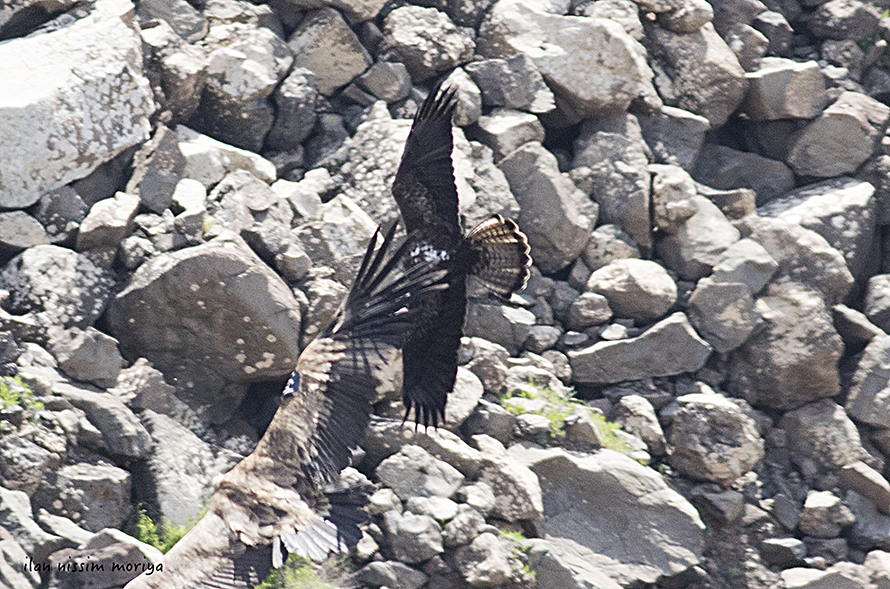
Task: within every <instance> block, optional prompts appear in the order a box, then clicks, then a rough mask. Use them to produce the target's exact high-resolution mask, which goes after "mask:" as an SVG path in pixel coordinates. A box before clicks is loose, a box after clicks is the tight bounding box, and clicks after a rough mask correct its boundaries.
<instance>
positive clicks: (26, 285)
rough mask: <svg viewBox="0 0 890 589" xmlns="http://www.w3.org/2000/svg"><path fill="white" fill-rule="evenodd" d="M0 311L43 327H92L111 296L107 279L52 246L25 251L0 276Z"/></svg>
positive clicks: (83, 261) (85, 262) (73, 254)
mask: <svg viewBox="0 0 890 589" xmlns="http://www.w3.org/2000/svg"><path fill="white" fill-rule="evenodd" d="M0 288H3V289H6V290H8V291H9V295H10V296H9V298H8V299H7V300H6V301H5V302H4V303H3V308H4V309H5V310H7V311H9V312H10V313H14V314H16V315H24V314H28V315H30V316H32V317H33V318H34V319H35V320H36V321H37V323H38V324H40V325H43V326H44V327H49V326H58V327H63V328H69V327H80V328H84V327H87V326H89V325H92V324H93V322H95V321H96V319H98V318H99V315H101V314H102V311H104V310H105V304H106V302H107V301H108V298H109V297H110V295H111V280H110V279H109V277H108V276H107V274H106V273H105V272H103V271H102V270H101V269H100V268H97V267H96V266H95V265H94V264H93V263H92V262H91V261H90V260H89V258H87V257H86V256H84V255H82V254H79V253H77V252H75V251H72V250H70V249H67V248H62V247H58V246H55V245H38V246H35V247H31V248H28V249H27V250H25V251H24V252H22V253H21V254H19V255H18V256H16V257H15V258H13V259H12V260H11V261H10V262H9V263H8V264H7V265H6V267H5V268H4V269H3V271H2V272H0Z"/></svg>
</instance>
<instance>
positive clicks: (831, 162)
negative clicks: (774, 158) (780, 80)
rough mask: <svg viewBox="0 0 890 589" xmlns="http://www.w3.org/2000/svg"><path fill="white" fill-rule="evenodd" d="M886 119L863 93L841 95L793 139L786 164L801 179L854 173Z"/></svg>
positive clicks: (886, 111)
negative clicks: (803, 177) (802, 177)
mask: <svg viewBox="0 0 890 589" xmlns="http://www.w3.org/2000/svg"><path fill="white" fill-rule="evenodd" d="M834 1H841V2H844V1H846V0H834ZM888 119H890V108H888V107H887V106H886V105H884V104H882V103H880V102H878V101H877V100H875V99H874V98H871V97H870V96H866V95H865V94H861V93H858V92H844V93H843V94H841V96H840V97H839V98H838V99H837V100H836V101H835V102H834V103H833V104H831V105H830V106H829V107H828V108H826V109H825V110H824V111H823V112H822V114H821V115H819V117H818V118H816V119H814V120H813V122H811V123H810V124H809V125H807V126H806V127H805V128H804V129H803V130H802V131H800V132H799V133H798V134H797V135H796V136H795V138H794V140H793V142H792V144H791V145H790V146H789V148H788V157H787V159H786V161H787V162H788V165H789V166H791V168H792V169H793V170H794V171H795V172H796V173H797V174H799V175H801V176H815V177H817V178H829V177H832V176H838V175H840V174H848V173H851V172H854V171H855V170H856V168H858V167H859V166H860V165H861V164H862V163H864V162H865V160H867V159H868V158H869V157H871V156H872V155H873V154H874V152H875V149H876V147H877V142H879V141H880V139H881V136H882V135H883V133H884V130H885V129H886V128H887V121H888Z"/></svg>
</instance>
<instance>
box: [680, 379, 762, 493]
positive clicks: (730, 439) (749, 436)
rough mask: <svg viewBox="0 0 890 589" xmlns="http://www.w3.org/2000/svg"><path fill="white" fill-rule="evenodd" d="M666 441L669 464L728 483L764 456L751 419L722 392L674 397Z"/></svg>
mask: <svg viewBox="0 0 890 589" xmlns="http://www.w3.org/2000/svg"><path fill="white" fill-rule="evenodd" d="M677 403H678V405H679V409H678V410H677V411H676V412H674V414H673V422H672V425H671V431H670V435H669V437H668V442H669V443H670V445H671V448H670V451H669V454H670V460H671V464H672V465H673V466H674V467H675V468H677V469H679V470H680V471H682V472H684V473H685V474H687V475H689V476H691V477H693V478H698V479H704V480H708V481H714V482H718V483H723V484H727V485H728V484H730V483H731V482H732V481H734V480H736V479H737V478H739V477H740V476H742V475H743V474H745V473H746V472H748V471H749V470H750V469H751V468H753V467H754V465H755V464H757V462H759V461H760V459H761V458H763V440H762V439H761V438H760V435H758V433H757V426H756V424H755V422H754V420H753V419H751V418H750V417H748V416H747V415H745V414H744V413H743V412H742V411H741V409H739V407H738V405H736V404H735V403H733V402H732V401H730V400H728V399H726V397H724V396H722V395H707V394H693V395H683V396H682V397H679V398H678V399H677Z"/></svg>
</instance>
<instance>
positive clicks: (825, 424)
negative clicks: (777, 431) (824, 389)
mask: <svg viewBox="0 0 890 589" xmlns="http://www.w3.org/2000/svg"><path fill="white" fill-rule="evenodd" d="M779 427H781V428H782V429H784V430H785V438H786V440H787V445H788V450H789V452H790V453H791V459H792V460H793V461H794V463H795V464H797V465H798V467H800V469H801V472H803V473H804V474H815V473H816V472H820V471H821V472H826V471H828V472H832V471H835V472H837V471H839V470H840V469H841V468H843V467H844V466H848V465H851V464H854V463H855V462H857V461H859V460H861V459H862V458H864V457H865V455H866V454H865V450H864V449H863V448H862V443H861V442H860V439H859V432H858V431H857V430H856V426H855V425H854V424H853V422H852V421H850V418H849V417H847V414H846V413H845V412H844V409H843V407H841V406H840V405H838V404H837V403H834V402H833V401H832V400H831V399H822V400H821V401H817V402H815V403H810V404H809V405H804V406H803V407H801V408H799V409H795V410H794V411H789V412H788V413H786V414H785V416H784V417H782V419H781V421H779Z"/></svg>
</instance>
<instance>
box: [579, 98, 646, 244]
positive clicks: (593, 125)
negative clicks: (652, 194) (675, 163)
mask: <svg viewBox="0 0 890 589" xmlns="http://www.w3.org/2000/svg"><path fill="white" fill-rule="evenodd" d="M574 147H575V158H574V160H573V161H572V167H573V170H572V179H573V180H574V181H575V182H576V184H578V186H579V187H580V188H581V189H582V191H584V192H586V193H588V194H589V195H590V196H591V198H593V199H594V200H595V201H596V202H597V203H598V204H599V205H600V209H601V214H602V217H603V220H604V221H605V222H606V223H612V224H614V225H617V226H618V227H620V228H621V229H623V230H624V231H625V232H626V233H627V234H629V235H630V236H631V237H632V238H633V240H634V241H636V243H637V244H638V245H639V246H640V247H642V248H644V249H648V248H649V247H650V246H651V245H652V241H651V237H650V231H651V228H650V226H649V200H650V199H649V187H650V184H651V178H650V174H649V170H648V167H647V163H648V162H647V157H646V145H645V144H644V142H643V135H642V131H641V127H640V124H639V123H638V122H637V119H636V118H635V117H634V116H632V115H629V114H621V115H616V116H610V117H597V118H596V119H589V120H587V121H585V122H584V123H583V124H582V125H581V131H580V133H579V134H578V138H577V139H576V140H575V145H574Z"/></svg>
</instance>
